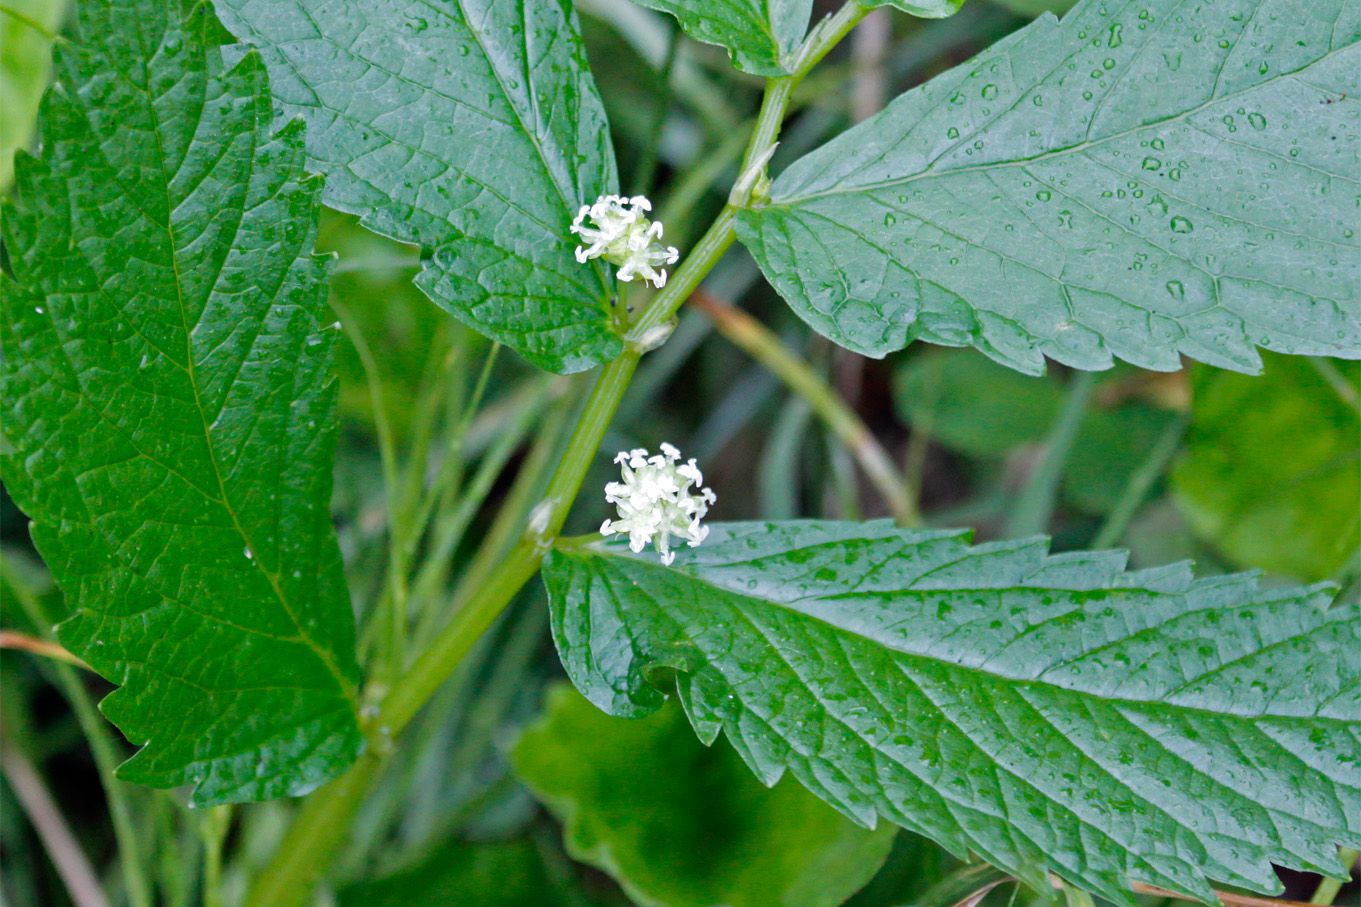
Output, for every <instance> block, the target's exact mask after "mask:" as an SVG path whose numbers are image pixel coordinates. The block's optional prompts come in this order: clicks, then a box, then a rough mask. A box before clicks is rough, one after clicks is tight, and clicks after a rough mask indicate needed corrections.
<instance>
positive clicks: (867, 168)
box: [738, 0, 1361, 373]
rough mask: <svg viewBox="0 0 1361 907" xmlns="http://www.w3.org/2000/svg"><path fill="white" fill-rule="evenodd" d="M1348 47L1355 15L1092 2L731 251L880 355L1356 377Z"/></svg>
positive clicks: (862, 348) (777, 213)
mask: <svg viewBox="0 0 1361 907" xmlns="http://www.w3.org/2000/svg"><path fill="white" fill-rule="evenodd" d="M1358 40H1361V8H1358V7H1357V5H1356V4H1355V3H1351V2H1347V0H1325V2H1316V0H1226V2H1220V3H1199V4H1186V3H1182V2H1179V0H1147V2H1134V0H1128V2H1111V0H1087V2H1084V3H1082V4H1080V5H1079V6H1077V7H1076V8H1074V9H1073V10H1072V11H1071V12H1070V13H1069V14H1067V15H1066V16H1065V17H1064V18H1063V20H1062V21H1061V22H1060V21H1059V20H1057V19H1055V18H1053V17H1050V16H1045V17H1043V18H1041V19H1039V20H1037V21H1036V22H1034V23H1032V24H1031V25H1029V26H1028V27H1026V28H1024V29H1022V30H1021V31H1020V32H1017V33H1016V34H1014V35H1012V36H1011V37H1009V38H1007V39H1005V40H1003V41H1000V42H998V43H997V44H995V45H994V46H993V47H991V48H990V49H988V50H987V51H985V52H984V53H982V54H981V55H979V56H978V57H976V58H975V59H973V60H971V61H970V62H968V63H966V64H964V65H962V66H959V67H957V68H955V69H953V70H951V71H949V72H947V73H945V74H943V75H941V76H938V77H936V78H935V79H932V80H931V81H930V82H928V83H927V84H925V85H923V86H922V87H920V88H917V89H915V90H913V91H910V92H908V93H907V94H906V95H903V96H902V97H901V98H899V99H898V100H897V101H895V102H894V103H892V104H891V105H890V106H889V107H888V108H887V109H886V110H885V111H884V112H883V113H881V114H879V115H878V116H876V117H873V118H871V119H870V120H867V121H866V122H865V123H863V124H861V125H860V126H858V127H856V128H854V129H852V130H850V131H848V132H846V133H845V134H843V135H842V136H840V137H839V138H837V139H835V140H833V141H832V142H831V143H829V144H827V145H825V146H824V147H822V148H821V149H819V150H817V151H814V152H813V153H812V154H810V155H808V156H807V157H805V158H803V159H801V160H800V161H798V162H796V163H795V164H793V165H792V166H791V167H790V168H789V169H788V170H787V171H785V172H784V173H782V174H781V175H780V176H779V177H778V178H777V179H776V180H775V182H774V186H773V188H772V193H771V200H770V202H769V204H768V205H766V206H765V207H761V208H758V209H756V210H751V211H746V212H743V214H742V215H741V218H740V220H739V223H738V235H739V237H740V238H741V239H742V241H743V242H744V243H745V244H746V245H747V246H748V248H750V249H751V251H752V253H753V254H754V255H755V257H756V259H757V261H758V262H759V264H760V265H761V268H762V270H763V271H764V272H765V274H766V276H767V277H768V278H769V279H770V280H771V282H772V283H773V284H774V285H775V287H776V288H777V289H778V290H779V291H780V293H781V294H782V295H783V296H784V297H785V299H786V300H787V301H788V302H789V303H790V305H791V306H792V307H793V308H794V310H795V311H796V312H797V313H798V314H799V315H800V316H801V317H802V318H803V319H804V320H805V321H807V322H808V323H809V324H810V325H812V326H813V327H814V328H815V329H816V330H818V331H819V332H821V333H822V334H824V335H825V336H827V337H829V338H830V339H832V340H834V341H836V342H837V343H840V344H842V345H843V346H846V347H848V348H850V349H852V350H855V351H857V352H861V353H864V354H866V355H871V356H883V355H885V354H886V353H888V352H890V351H892V350H895V349H898V348H900V347H902V346H904V345H905V344H907V343H909V342H911V341H912V340H916V339H921V340H926V341H929V342H932V343H942V344H947V345H951V346H964V345H968V346H974V347H977V348H978V349H980V350H982V351H983V352H985V353H987V354H988V355H989V356H991V357H992V358H994V359H996V360H997V361H999V362H1001V363H1003V364H1006V365H1008V366H1010V367H1012V368H1015V369H1018V370H1020V371H1024V372H1028V373H1038V372H1040V371H1041V370H1042V369H1043V367H1044V360H1045V357H1046V356H1047V357H1050V358H1053V359H1055V360H1057V361H1059V362H1063V363H1065V364H1068V365H1071V366H1074V367H1076V368H1082V369H1103V368H1107V367H1109V366H1110V365H1111V363H1112V361H1113V360H1115V359H1124V360H1127V361H1129V362H1132V363H1134V364H1136V365H1139V366H1142V367H1144V368H1150V369H1158V370H1168V371H1170V370H1175V369H1177V368H1178V367H1180V358H1179V357H1180V355H1182V354H1184V355H1186V356H1190V357H1192V358H1194V359H1198V360H1200V361H1203V362H1206V363H1210V364H1213V365H1217V366H1220V367H1223V368H1229V369H1233V370H1236V371H1243V372H1256V371H1258V370H1259V369H1260V358H1259V356H1258V354H1257V349H1256V347H1259V346H1260V347H1265V348H1269V349H1272V350H1276V351H1280V352H1286V353H1296V354H1304V355H1332V356H1342V357H1347V358H1355V357H1358V356H1361V297H1359V296H1358V287H1361V281H1359V280H1358V270H1357V265H1356V262H1357V260H1358V256H1359V255H1361V238H1359V237H1358V236H1357V230H1356V208H1357V204H1358V195H1359V192H1358V189H1359V187H1361V183H1358V180H1357V176H1356V174H1357V173H1358V172H1359V171H1361V131H1359V127H1358V123H1361V120H1358V118H1357V117H1356V116H1355V113H1354V108H1355V99H1356V97H1357V96H1358V94H1361V44H1358Z"/></svg>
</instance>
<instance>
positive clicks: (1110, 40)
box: [1106, 22, 1122, 47]
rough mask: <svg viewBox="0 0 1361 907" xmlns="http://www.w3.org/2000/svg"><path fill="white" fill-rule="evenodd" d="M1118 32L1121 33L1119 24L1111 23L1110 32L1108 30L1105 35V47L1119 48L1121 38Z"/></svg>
mask: <svg viewBox="0 0 1361 907" xmlns="http://www.w3.org/2000/svg"><path fill="white" fill-rule="evenodd" d="M1120 32H1121V28H1120V23H1119V22H1112V23H1111V27H1110V30H1109V31H1108V32H1107V34H1106V46H1107V47H1119V46H1120V44H1121V43H1122V41H1121V38H1120Z"/></svg>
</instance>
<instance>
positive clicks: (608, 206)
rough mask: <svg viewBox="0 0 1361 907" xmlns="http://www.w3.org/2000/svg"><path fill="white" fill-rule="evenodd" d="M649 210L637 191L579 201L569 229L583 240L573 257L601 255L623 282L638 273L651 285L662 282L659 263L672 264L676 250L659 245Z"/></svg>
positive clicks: (584, 258) (663, 275) (582, 259)
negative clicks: (591, 201) (589, 202)
mask: <svg viewBox="0 0 1361 907" xmlns="http://www.w3.org/2000/svg"><path fill="white" fill-rule="evenodd" d="M651 210H652V203H651V202H650V201H648V200H647V199H646V198H644V197H643V196H641V195H635V196H634V197H633V198H625V197H624V196H622V195H602V196H600V198H598V199H596V201H595V204H594V205H582V206H581V210H580V211H578V212H577V216H576V220H574V221H572V232H573V233H575V234H577V235H578V236H579V237H581V241H582V242H583V243H585V244H586V245H582V246H577V250H576V255H577V261H579V262H581V263H582V264H585V263H586V262H588V261H590V260H591V259H592V258H603V259H605V260H606V261H608V262H609V263H610V264H612V265H615V266H617V267H618V268H619V279H620V280H622V281H624V282H626V283H627V282H628V281H631V280H633V278H634V277H642V278H643V280H646V281H651V282H652V285H653V286H655V287H664V286H666V271H665V269H663V268H661V266H662V265H673V264H675V263H676V259H678V258H680V252H679V251H677V249H676V247H675V246H663V245H662V242H661V239H662V225H661V222H660V221H658V222H653V221H650V220H648V219H647V217H645V216H644V215H645V214H646V212H648V211H651ZM587 218H590V220H591V222H592V224H594V226H592V225H590V224H587V223H586V219H587Z"/></svg>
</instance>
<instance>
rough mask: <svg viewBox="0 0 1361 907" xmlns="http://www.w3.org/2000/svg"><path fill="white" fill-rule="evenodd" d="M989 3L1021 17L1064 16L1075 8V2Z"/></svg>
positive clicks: (991, 0) (1005, 0)
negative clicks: (1042, 14)
mask: <svg viewBox="0 0 1361 907" xmlns="http://www.w3.org/2000/svg"><path fill="white" fill-rule="evenodd" d="M987 2H989V3H993V4H996V5H997V6H1000V7H1003V8H1004V9H1009V10H1011V11H1012V12H1013V13H1016V14H1017V15H1020V16H1038V15H1040V14H1041V13H1055V14H1056V15H1060V16H1061V15H1063V14H1064V13H1066V12H1068V10H1070V9H1072V8H1073V5H1074V2H1075V0H987Z"/></svg>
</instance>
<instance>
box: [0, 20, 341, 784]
mask: <svg viewBox="0 0 1361 907" xmlns="http://www.w3.org/2000/svg"><path fill="white" fill-rule="evenodd" d="M187 9H188V4H184V5H183V6H181V4H180V3H178V2H169V3H167V2H162V0H139V2H136V3H128V2H114V0H103V2H100V0H82V2H81V3H80V4H78V23H77V28H76V33H75V34H74V35H73V37H72V39H71V41H70V42H64V43H63V44H61V45H60V47H59V49H58V54H57V79H58V82H59V86H60V87H58V88H57V89H55V90H53V91H52V92H51V93H50V94H49V95H48V98H47V100H46V101H45V104H44V108H43V113H42V117H41V122H40V130H41V144H42V148H43V155H42V157H41V158H40V159H37V160H34V159H32V158H29V157H27V156H23V157H21V159H20V161H19V164H18V168H17V178H16V200H15V203H14V205H13V206H12V207H9V208H7V209H6V210H5V212H4V215H5V216H4V226H5V244H6V249H7V251H8V254H9V261H10V264H11V266H12V268H13V275H14V276H13V278H10V277H8V276H5V277H3V278H0V289H3V302H2V303H0V305H2V306H3V309H2V311H3V317H0V339H3V344H4V359H3V366H2V367H0V407H3V409H0V415H2V416H3V424H4V432H5V434H4V443H3V445H0V450H2V451H3V459H0V465H3V468H4V477H5V482H6V487H7V488H8V489H9V491H10V493H11V494H13V495H14V498H15V500H16V501H17V502H18V503H19V505H20V506H21V507H22V508H23V509H24V511H25V512H26V513H27V514H28V515H29V516H30V517H31V518H32V519H33V530H32V531H33V538H34V541H35V542H36V543H37V545H38V548H39V550H40V551H41V552H42V554H43V556H44V557H45V558H46V559H47V562H48V564H49V566H50V567H51V569H52V572H53V574H54V576H55V577H56V579H57V581H58V583H59V584H60V585H61V587H62V589H63V591H64V592H65V593H66V596H67V598H68V600H69V601H70V603H71V606H72V608H73V610H74V612H75V616H74V617H72V618H71V619H70V620H69V621H68V622H66V623H64V624H63V625H62V626H61V628H60V633H61V639H62V641H63V642H64V643H65V644H66V645H67V646H68V647H69V648H70V649H71V650H72V651H74V652H75V653H76V654H78V655H80V656H81V657H82V658H84V659H85V660H86V661H88V662H89V663H90V664H91V665H93V666H94V667H95V669H96V670H98V671H99V672H100V673H101V674H103V675H104V676H106V677H108V678H109V679H111V680H113V681H114V682H115V683H118V684H119V685H120V689H118V690H117V691H115V692H114V693H113V694H111V695H110V696H109V697H108V698H107V699H105V700H104V703H103V709H104V712H105V714H107V715H108V716H109V717H110V718H111V719H112V720H113V721H114V723H116V724H117V725H118V726H119V727H120V728H121V729H122V730H123V732H124V733H125V734H126V735H127V736H128V738H129V739H131V740H132V741H133V742H134V743H138V744H145V746H144V747H143V748H142V749H141V750H140V751H139V752H138V753H137V755H135V756H134V757H133V758H132V759H131V760H129V761H128V762H127V763H126V764H125V765H124V766H123V767H122V768H121V770H120V774H121V775H122V776H123V777H125V778H127V779H129V780H133V781H138V782H142V783H145V784H150V785H153V786H156V787H174V786H178V785H184V784H194V785H196V790H195V791H194V794H193V802H194V803H196V804H200V805H202V804H210V803H220V802H224V801H231V800H250V799H261V798H267V797H278V796H283V795H288V794H300V793H303V792H305V791H308V790H310V789H312V788H314V787H316V786H317V785H319V784H321V783H322V782H324V781H326V780H327V779H329V778H331V777H332V776H334V775H336V774H337V773H339V772H340V771H341V770H342V769H344V768H345V766H346V765H348V764H349V762H350V761H351V760H352V759H353V758H354V757H355V755H356V754H357V753H358V752H359V750H360V748H361V746H362V739H361V737H360V734H359V730H358V726H357V722H356V710H355V684H356V681H357V679H358V678H357V674H358V669H357V667H356V665H355V660H354V623H353V617H352V616H351V612H350V602H349V598H348V595H347V593H346V589H345V585H344V579H343V576H342V573H341V566H340V552H339V549H338V547H337V545H336V540H335V533H334V531H333V530H332V528H331V521H330V512H329V507H328V505H329V501H330V494H331V475H330V470H331V464H332V447H333V444H334V434H335V429H334V424H333V422H334V418H333V415H334V408H335V394H334V385H333V382H332V379H331V377H330V374H329V371H330V364H331V346H332V341H333V339H334V337H335V331H333V330H331V329H330V328H329V327H328V326H327V325H325V324H324V323H323V321H324V316H325V313H326V303H325V295H326V286H325V277H326V268H325V262H324V261H323V260H322V259H320V258H318V257H316V256H314V255H313V253H312V242H313V238H314V236H315V233H316V223H317V216H318V214H319V210H320V203H319V202H320V199H319V196H320V191H321V184H320V180H319V179H318V178H316V177H314V176H310V175H308V174H307V173H306V172H304V170H303V148H302V145H303V140H302V129H301V124H299V123H294V124H291V125H289V126H287V127H285V128H284V129H283V130H281V131H280V132H278V133H274V134H271V120H272V119H273V112H272V110H271V105H270V98H269V91H268V86H267V82H266V78H265V70H264V67H263V65H262V64H261V62H260V60H259V58H258V57H256V56H255V55H253V54H251V55H247V56H245V57H244V58H241V59H239V60H238V61H237V62H236V63H235V65H234V66H231V67H230V68H227V67H226V66H225V63H224V60H223V57H222V53H221V52H220V50H219V49H218V47H217V46H216V42H217V38H218V35H219V33H220V29H219V26H218V25H217V24H216V23H215V22H214V21H213V20H212V18H211V14H210V13H208V12H207V11H206V8H204V7H198V8H197V10H196V11H194V12H187V11H186V12H182V10H187Z"/></svg>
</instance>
